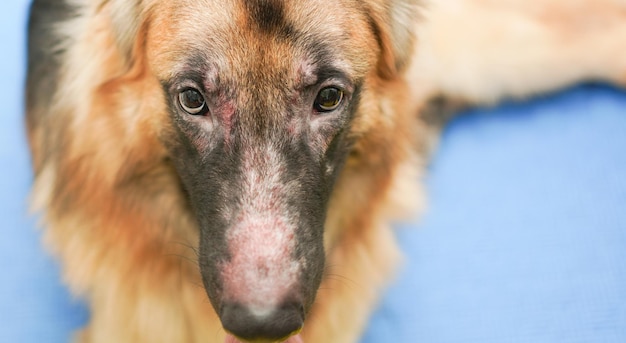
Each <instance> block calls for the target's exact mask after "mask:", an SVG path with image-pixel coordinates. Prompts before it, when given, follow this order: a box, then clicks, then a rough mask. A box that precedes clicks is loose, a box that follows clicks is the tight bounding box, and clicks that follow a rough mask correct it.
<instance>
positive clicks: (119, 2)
mask: <svg viewBox="0 0 626 343" xmlns="http://www.w3.org/2000/svg"><path fill="white" fill-rule="evenodd" d="M144 2H145V1H144V0H108V6H109V8H108V11H109V14H110V18H111V26H112V28H111V29H112V32H113V37H114V39H115V42H116V44H117V47H118V49H119V51H120V53H121V55H122V57H123V58H124V60H125V62H126V63H130V62H131V61H132V59H133V49H134V46H135V44H136V41H137V35H138V34H139V31H140V28H141V25H142V24H143V23H144V22H145V19H146V18H145V17H146V11H145V7H146V6H145V4H144Z"/></svg>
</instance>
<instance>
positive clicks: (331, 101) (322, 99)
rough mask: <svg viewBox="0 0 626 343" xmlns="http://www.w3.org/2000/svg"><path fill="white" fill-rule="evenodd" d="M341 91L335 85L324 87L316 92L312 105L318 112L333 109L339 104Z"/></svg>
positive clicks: (341, 96) (341, 97) (341, 98)
mask: <svg viewBox="0 0 626 343" xmlns="http://www.w3.org/2000/svg"><path fill="white" fill-rule="evenodd" d="M342 100H343V91H342V90H341V89H339V88H337V87H326V88H322V90H320V91H319V93H317V97H316V98H315V102H314V103H313V107H314V108H315V110H316V111H318V112H330V111H334V110H336V109H337V107H339V105H341V101H342Z"/></svg>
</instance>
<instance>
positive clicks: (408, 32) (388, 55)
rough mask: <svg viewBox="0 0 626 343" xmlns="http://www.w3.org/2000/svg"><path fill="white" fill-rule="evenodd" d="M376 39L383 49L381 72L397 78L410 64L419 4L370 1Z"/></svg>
mask: <svg viewBox="0 0 626 343" xmlns="http://www.w3.org/2000/svg"><path fill="white" fill-rule="evenodd" d="M368 2H369V8H368V11H367V12H368V14H369V16H370V19H371V22H372V25H373V28H374V33H375V34H376V39H377V40H378V44H379V45H380V49H381V56H380V60H379V62H378V63H379V64H378V70H379V73H380V75H381V76H382V77H385V78H393V77H394V76H396V75H397V74H398V73H399V72H401V71H403V70H404V68H406V67H407V65H408V64H409V62H410V59H411V56H412V55H413V45H414V44H415V26H416V23H417V21H418V20H419V8H420V4H421V1H419V0H388V1H382V2H381V1H368Z"/></svg>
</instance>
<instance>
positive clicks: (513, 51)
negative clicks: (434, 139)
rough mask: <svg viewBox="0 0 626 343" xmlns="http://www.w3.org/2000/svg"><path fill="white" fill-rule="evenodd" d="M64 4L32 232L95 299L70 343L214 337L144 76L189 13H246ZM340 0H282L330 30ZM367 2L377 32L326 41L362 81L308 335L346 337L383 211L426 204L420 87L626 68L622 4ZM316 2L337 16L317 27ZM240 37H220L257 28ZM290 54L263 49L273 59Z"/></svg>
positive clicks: (306, 23) (533, 87) (468, 91)
mask: <svg viewBox="0 0 626 343" xmlns="http://www.w3.org/2000/svg"><path fill="white" fill-rule="evenodd" d="M75 2H76V3H78V4H79V5H80V9H81V11H80V12H81V15H80V16H78V18H77V19H74V20H72V21H71V22H69V23H68V24H66V25H65V26H63V27H58V28H57V30H59V32H62V33H63V34H64V35H65V36H67V37H68V41H67V47H66V48H67V51H68V52H67V55H66V59H65V61H64V64H63V70H62V75H61V85H62V86H61V88H60V89H59V90H58V92H57V94H55V97H54V102H53V106H51V107H50V108H47V109H41V108H37V107H35V108H31V109H30V111H33V112H34V111H47V112H49V113H53V114H54V115H55V119H54V122H53V121H52V120H51V119H45V120H43V122H42V123H38V124H35V123H33V122H31V123H30V125H29V130H30V131H29V136H30V141H31V147H32V152H33V158H34V164H35V169H36V173H37V177H36V181H35V185H34V207H35V209H36V210H37V211H42V212H44V225H45V227H46V241H47V243H48V246H49V247H50V248H51V250H52V251H53V252H54V254H55V255H56V256H57V257H58V258H59V260H60V261H61V262H62V264H63V275H64V280H65V282H67V284H68V285H69V286H70V288H71V289H72V290H73V292H75V293H76V294H78V295H79V296H81V297H84V298H86V299H87V301H88V302H89V304H90V307H91V311H92V317H91V320H90V323H89V324H88V326H87V327H86V328H84V329H83V330H82V331H81V332H80V333H79V334H78V335H77V341H79V342H92V343H99V342H102V343H104V342H107V343H108V342H119V343H124V342H151V343H158V342H164V343H165V342H168V343H171V342H223V340H224V332H223V330H222V329H221V325H220V323H219V320H218V319H217V316H216V315H215V313H214V311H213V309H212V307H211V305H210V304H209V302H208V300H207V297H206V294H205V291H204V289H203V288H202V284H201V281H200V275H199V271H198V267H197V261H196V253H195V251H194V249H195V247H196V245H197V240H198V237H197V236H198V233H197V228H196V224H195V220H194V218H193V217H192V215H191V213H190V210H189V208H188V205H187V204H186V201H185V200H184V195H183V194H182V191H181V190H180V186H179V184H178V180H177V178H176V175H175V172H174V170H173V167H172V166H171V165H170V164H169V162H168V161H167V153H166V151H165V149H164V148H163V146H162V145H161V143H160V142H159V140H158V137H159V135H163V134H167V131H168V130H169V129H170V128H167V127H164V125H165V124H164V123H165V122H166V120H165V116H166V109H165V100H164V99H163V97H162V93H161V90H160V87H161V86H160V85H159V83H158V81H157V79H156V77H155V76H167V73H168V72H169V71H170V70H171V68H172V67H173V66H174V65H175V64H176V63H178V61H179V60H178V59H179V57H180V56H181V54H184V53H185V51H187V49H188V48H190V46H177V47H173V46H171V45H163V44H164V42H171V41H172V37H180V39H179V40H180V41H182V42H186V43H185V44H188V45H189V44H192V42H194V39H196V37H199V36H198V31H197V30H196V28H197V27H198V26H199V25H198V24H197V23H199V22H202V23H206V25H208V26H210V23H211V22H212V20H217V21H219V20H222V21H223V20H231V21H232V22H233V23H242V22H245V21H246V20H247V18H245V16H243V15H242V12H241V11H240V9H239V8H237V6H230V5H228V4H229V3H230V2H224V3H222V5H219V6H218V5H216V4H215V3H214V2H213V1H210V0H203V1H165V0H150V1H147V0H146V1H140V0H137V1H132V2H131V1H128V2H124V1H120V0H109V1H106V0H93V1H88V0H85V1H75ZM354 4H355V3H354V2H353V1H349V0H345V1H340V2H338V6H339V7H341V8H342V9H343V10H337V9H336V8H335V7H333V6H327V5H326V3H320V4H319V6H318V7H315V6H309V5H307V6H301V5H298V2H291V3H290V4H289V5H288V6H287V9H286V12H287V13H288V15H287V16H288V17H289V18H291V19H292V20H293V21H294V22H295V23H297V25H299V26H300V27H301V28H305V29H307V30H333V29H338V28H339V27H341V26H340V24H341V23H342V22H352V21H353V20H354V18H362V13H358V11H357V10H353V9H351V8H352V7H354V8H357V6H353V5H354ZM363 4H364V7H365V8H367V10H368V11H370V12H371V16H372V18H373V20H374V24H375V25H376V26H377V28H378V30H379V35H380V36H379V37H374V36H372V35H369V34H364V33H365V32H368V30H367V27H366V25H367V23H366V22H364V21H359V20H354V26H353V31H351V32H349V36H350V39H349V40H345V41H337V42H336V43H337V45H338V48H340V49H347V51H350V54H349V58H348V61H345V62H346V63H349V64H350V67H351V68H353V69H354V73H355V74H358V75H362V76H363V77H364V79H365V80H366V82H365V85H366V86H365V90H364V92H363V94H362V95H361V96H362V103H361V110H360V111H359V117H358V118H357V120H356V122H355V123H354V126H353V129H352V132H351V135H352V136H353V137H356V138H357V144H356V146H355V148H354V151H353V152H352V154H351V156H350V157H349V159H348V162H347V164H346V166H345V168H344V170H343V171H342V173H341V176H340V178H339V181H338V184H337V185H336V188H335V190H334V193H333V197H332V199H331V203H330V205H329V213H328V217H327V223H326V234H325V243H326V249H327V254H328V261H327V265H328V268H327V269H328V273H327V275H326V277H325V279H324V281H323V283H322V286H321V288H320V290H319V292H318V295H317V300H316V303H315V305H314V307H313V309H312V311H311V313H310V316H309V318H307V321H306V323H305V327H304V329H303V338H304V340H305V342H307V343H314V342H332V343H348V342H356V341H357V340H358V338H359V336H360V334H361V332H362V330H363V327H364V326H365V324H366V322H367V319H368V316H369V314H370V313H371V311H372V309H373V308H374V307H375V305H376V303H377V300H378V299H379V296H380V293H381V291H382V290H383V289H384V287H385V285H386V284H387V283H388V282H390V281H391V280H392V276H393V271H394V270H395V267H396V266H397V264H398V262H399V260H400V255H399V252H398V249H397V246H396V242H395V239H394V237H393V234H392V232H391V230H390V228H389V222H390V220H391V219H393V218H397V217H398V216H399V215H403V214H405V213H407V212H409V213H410V212H414V211H416V210H417V208H416V207H420V208H421V207H423V204H422V203H423V201H422V196H421V194H422V192H421V189H420V188H419V184H417V182H418V181H419V178H420V177H421V173H422V166H423V165H424V158H425V156H426V153H427V150H428V148H427V142H426V141H425V140H426V139H427V138H428V137H429V135H428V134H427V133H428V128H426V126H425V125H423V124H421V122H419V121H418V120H417V112H418V111H419V109H420V108H421V107H422V106H423V104H424V102H425V101H427V100H428V99H429V98H430V97H432V96H434V95H441V94H443V95H445V96H451V97H453V98H455V99H461V101H463V102H467V103H469V104H482V103H493V102H495V101H497V100H499V99H501V98H503V97H523V96H528V95H531V94H534V93H536V92H545V91H550V90H553V89H555V88H556V87H561V86H565V85H567V84H570V83H572V82H577V81H580V80H583V79H588V78H594V79H601V80H608V81H611V82H619V83H623V82H624V81H626V58H624V57H623V52H624V51H626V9H625V7H626V6H625V5H624V3H623V2H620V1H609V0H602V1H596V0H587V1H569V0H562V1H550V2H544V1H539V0H537V1H527V0H526V1H524V0H518V1H514V0H508V1H496V0H460V1H452V0H439V1H433V2H432V3H429V4H425V5H423V6H422V7H423V8H422V10H421V14H420V15H419V16H418V15H417V13H416V12H415V11H413V7H414V6H415V4H412V2H411V1H408V0H393V1H382V0H367V1H363ZM412 6H413V7H412ZM207 9H210V10H207ZM328 17H331V19H332V22H336V23H339V24H337V26H336V27H329V26H320V25H321V24H320V23H321V19H320V18H325V19H327V18H328ZM409 21H410V22H409ZM174 22H176V23H178V24H176V25H174V24H173V23H174ZM324 22H326V21H324ZM180 23H190V24H189V25H181V24H180ZM206 25H205V26H206ZM412 31H415V32H417V39H414V36H413V35H412V34H411V32H412ZM198 39H202V38H201V37H199V38H198ZM238 39H239V40H237V39H234V40H232V41H231V42H230V43H231V44H232V46H233V47H231V48H234V49H246V48H247V46H249V45H251V44H265V43H267V42H259V43H257V42H251V41H248V39H252V38H251V37H246V36H242V37H238ZM416 42H417V43H416ZM198 44H201V42H198ZM288 53H289V50H288V49H287V48H285V49H284V50H277V51H276V54H275V55H274V58H275V60H273V61H268V62H267V63H269V64H280V63H285V62H284V61H285V59H286V57H288V56H285V55H286V54H288ZM230 63H234V64H235V65H236V63H237V61H230ZM409 66H410V67H409ZM136 99H141V100H142V101H141V102H137V101H136ZM59 123H62V124H63V126H60V124H59ZM51 130H52V133H51ZM54 130H56V131H54ZM68 137H71V139H69V138H68ZM49 145H54V146H56V147H57V150H55V151H54V152H49V150H48V147H47V146H49ZM157 185H158V187H157Z"/></svg>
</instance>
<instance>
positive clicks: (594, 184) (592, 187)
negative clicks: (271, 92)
mask: <svg viewBox="0 0 626 343" xmlns="http://www.w3.org/2000/svg"><path fill="white" fill-rule="evenodd" d="M26 11H27V4H26V1H24V0H22V1H16V0H13V1H10V2H9V1H5V2H3V3H2V4H0V34H1V35H2V37H1V39H2V41H3V42H4V49H3V50H4V51H3V54H2V59H1V62H2V63H0V100H2V101H1V102H0V106H1V107H0V108H1V110H2V113H1V114H0V229H1V231H0V232H1V235H0V267H1V269H2V274H1V275H2V278H3V279H2V280H1V282H0V342H26V343H28V342H42V341H43V342H52V343H54V342H67V341H68V339H69V337H70V333H71V331H72V330H74V329H75V328H77V327H79V326H80V325H81V324H82V323H84V322H85V321H86V320H87V318H88V313H87V311H86V309H85V308H84V306H83V305H81V304H80V302H77V301H74V300H72V299H71V297H70V295H69V294H68V293H67V291H66V290H65V288H64V287H63V286H62V283H61V281H60V277H59V274H58V266H57V265H56V264H55V263H54V262H53V261H52V260H51V259H50V258H49V257H48V256H47V255H46V254H45V253H43V251H42V248H41V243H40V232H39V231H38V230H37V229H36V228H35V219H33V218H31V217H29V216H28V214H27V205H26V202H27V200H26V197H27V194H28V189H29V187H30V183H31V179H32V176H31V173H30V168H29V159H28V154H27V150H26V144H25V138H24V129H23V120H22V116H23V115H22V89H23V77H24V69H25V47H24V44H25V30H24V28H25V18H26ZM625 173H626V94H625V93H624V92H622V91H619V90H616V89H614V88H610V87H608V86H603V85H583V86H577V87H575V88H573V89H570V90H567V91H564V92H562V93H558V94H554V95H549V96H545V97H543V98H537V99H533V100H531V101H529V102H524V103H508V104H504V105H501V106H499V107H497V108H494V109H483V110H474V111H469V112H468V113H466V114H465V115H463V116H461V117H459V118H457V119H456V120H454V121H453V122H452V123H451V124H450V125H449V126H448V127H447V128H446V130H445V131H444V134H443V138H442V141H441V145H440V148H439V150H438V152H437V154H436V155H435V157H434V160H433V161H432V163H431V166H430V172H429V174H428V177H427V180H426V184H427V188H428V191H429V207H428V211H427V213H426V215H425V216H424V217H422V218H421V220H420V221H419V222H418V223H417V224H401V225H398V229H397V234H398V236H399V239H400V242H401V246H402V248H403V250H404V251H405V253H406V255H407V261H406V263H405V265H404V267H403V269H402V273H401V274H400V276H399V277H398V280H397V282H396V284H395V285H394V286H393V287H392V288H391V289H390V290H389V292H388V293H387V294H386V296H385V299H384V301H383V303H382V304H381V306H380V309H379V310H378V311H377V312H376V313H375V315H374V316H373V318H372V320H371V323H370V325H369V327H368V330H367V333H366V335H365V337H364V339H363V340H362V342H363V343H378V342H400V343H413V342H416V343H417V342H424V343H436V342H494V343H496V342H498V343H501V342H533V343H539V342H611V343H612V342H621V343H623V342H626V249H625V248H626V209H625V206H626V178H625ZM310 343H317V342H310Z"/></svg>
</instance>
